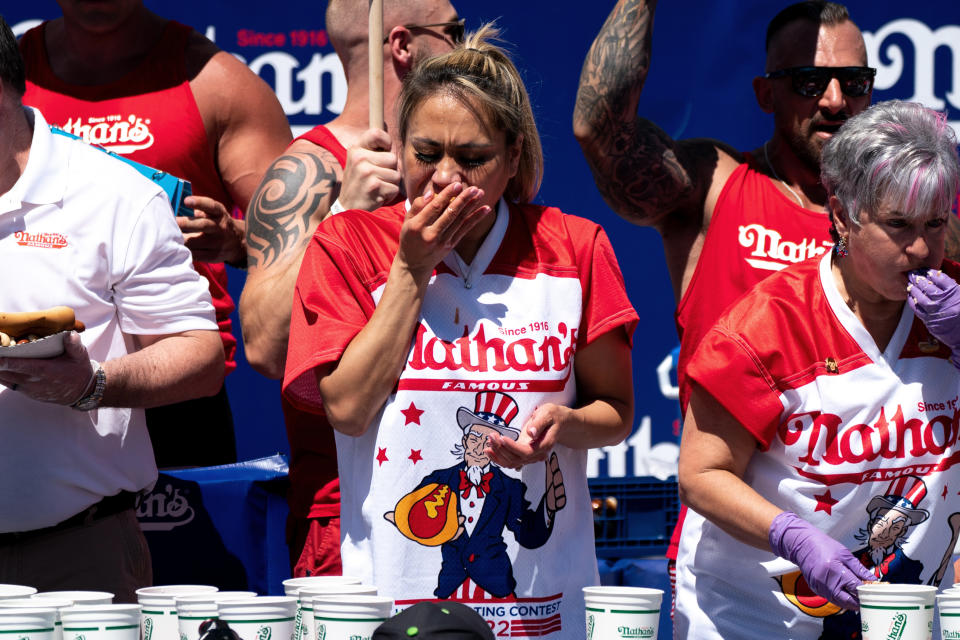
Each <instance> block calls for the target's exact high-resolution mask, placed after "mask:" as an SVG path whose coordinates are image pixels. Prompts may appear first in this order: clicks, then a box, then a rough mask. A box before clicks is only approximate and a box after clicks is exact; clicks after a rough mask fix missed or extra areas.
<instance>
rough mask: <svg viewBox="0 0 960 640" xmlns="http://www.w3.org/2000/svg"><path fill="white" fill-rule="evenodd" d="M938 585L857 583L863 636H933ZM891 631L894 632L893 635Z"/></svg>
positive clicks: (872, 639)
mask: <svg viewBox="0 0 960 640" xmlns="http://www.w3.org/2000/svg"><path fill="white" fill-rule="evenodd" d="M936 593H937V588H936V587H933V586H927V585H922V584H893V583H889V582H868V583H866V584H862V585H860V586H859V587H857V595H858V596H859V599H860V629H861V631H862V634H863V640H886V639H887V638H890V637H895V638H900V639H901V640H930V637H931V635H932V634H933V602H934V600H933V599H934V596H935V595H936ZM891 634H892V635H891Z"/></svg>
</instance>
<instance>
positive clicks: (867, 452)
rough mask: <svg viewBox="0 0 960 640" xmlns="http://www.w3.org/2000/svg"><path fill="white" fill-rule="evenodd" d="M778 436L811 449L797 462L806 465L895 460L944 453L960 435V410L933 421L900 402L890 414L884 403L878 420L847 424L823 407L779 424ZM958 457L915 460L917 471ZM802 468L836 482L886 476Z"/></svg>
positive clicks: (941, 465)
mask: <svg viewBox="0 0 960 640" xmlns="http://www.w3.org/2000/svg"><path fill="white" fill-rule="evenodd" d="M948 411H949V409H948ZM777 435H778V436H779V438H780V440H781V441H782V442H783V443H784V444H785V445H786V446H788V447H799V448H801V449H803V448H805V449H806V453H804V454H802V455H800V457H799V458H797V462H799V463H800V464H803V465H806V466H807V467H816V466H819V465H820V464H821V463H825V464H826V465H841V464H846V463H849V464H862V463H869V462H873V461H875V460H877V459H878V458H884V459H887V460H890V459H906V458H922V457H924V456H928V455H929V456H943V454H944V453H945V452H947V451H948V450H950V449H951V448H952V447H954V446H955V445H956V444H957V440H958V437H960V409H953V411H952V415H949V414H940V415H936V416H933V417H932V418H929V419H928V420H922V419H919V418H911V419H909V420H908V419H906V418H905V417H904V415H903V408H902V407H901V406H900V405H897V407H896V410H895V411H894V412H893V416H891V417H890V418H887V416H886V410H885V409H884V408H881V409H880V414H879V416H877V419H876V420H874V421H873V422H872V423H870V424H867V423H862V424H844V423H843V420H842V419H841V418H840V416H838V415H835V414H832V413H821V412H819V411H810V412H806V413H795V414H793V415H791V416H790V417H788V418H787V419H786V420H785V421H784V422H783V423H781V424H780V426H779V428H778V430H777ZM955 457H957V454H954V455H953V456H948V457H946V458H943V459H940V460H939V461H938V462H936V463H931V464H920V465H914V469H913V473H916V474H919V475H925V474H926V473H929V472H930V471H934V470H940V469H946V468H948V467H950V466H952V465H953V464H955V463H956V462H958V460H957V459H954V458H955ZM920 467H931V468H930V469H926V468H923V469H921V468H920ZM933 467H936V469H934V468H933ZM800 471H801V473H802V475H804V476H807V477H815V478H817V479H823V478H827V479H828V480H830V481H831V483H835V482H841V481H842V482H865V481H870V480H882V479H887V478H881V477H875V476H876V474H877V473H880V472H879V471H877V470H868V471H866V472H863V473H862V474H861V473H856V474H843V475H842V476H820V475H818V474H815V473H813V472H811V471H809V469H803V470H800ZM848 476H849V477H848ZM854 476H855V477H854Z"/></svg>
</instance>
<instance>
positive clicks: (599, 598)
mask: <svg viewBox="0 0 960 640" xmlns="http://www.w3.org/2000/svg"><path fill="white" fill-rule="evenodd" d="M583 600H584V605H585V606H586V613H587V640H618V639H621V638H623V639H626V638H643V639H644V640H656V638H657V633H658V627H659V626H660V604H661V602H662V601H663V591H661V590H660V589H648V588H646V587H584V588H583Z"/></svg>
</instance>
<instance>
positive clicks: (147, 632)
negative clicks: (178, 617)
mask: <svg viewBox="0 0 960 640" xmlns="http://www.w3.org/2000/svg"><path fill="white" fill-rule="evenodd" d="M152 635H153V618H151V617H150V616H144V618H143V640H150V637H151V636H152ZM74 640H79V638H74Z"/></svg>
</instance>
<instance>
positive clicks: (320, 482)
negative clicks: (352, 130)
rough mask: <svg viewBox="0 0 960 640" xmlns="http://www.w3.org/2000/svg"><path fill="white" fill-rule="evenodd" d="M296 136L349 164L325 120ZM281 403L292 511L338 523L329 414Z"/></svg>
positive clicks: (337, 487) (337, 482) (343, 164)
mask: <svg viewBox="0 0 960 640" xmlns="http://www.w3.org/2000/svg"><path fill="white" fill-rule="evenodd" d="M297 140H307V141H308V142H312V143H313V144H315V145H318V146H319V147H321V148H322V149H326V150H327V151H329V152H330V153H331V154H333V156H334V157H335V158H336V159H337V162H339V163H340V167H341V168H345V167H346V165H347V150H346V149H345V148H344V146H343V145H342V144H340V141H339V140H337V138H336V137H335V136H334V135H333V133H331V131H330V130H329V129H328V128H327V127H325V126H323V125H322V124H321V125H318V126H316V127H314V128H313V129H311V130H310V131H307V132H306V133H304V134H302V135H300V136H298V137H297V138H295V139H294V142H296V141H297ZM291 144H293V143H291ZM281 405H282V407H283V418H284V422H285V424H286V427H287V440H288V441H289V443H290V491H289V494H288V495H289V499H288V502H289V504H290V513H291V515H292V516H293V517H297V518H331V517H336V518H337V522H338V523H339V517H340V480H339V478H338V476H337V445H336V441H335V439H334V437H333V427H331V426H330V425H329V424H328V423H327V419H326V416H323V415H318V414H316V413H309V412H306V411H301V410H300V409H297V408H296V407H294V406H293V405H292V404H290V402H289V401H288V400H287V399H286V398H283V399H282V400H281ZM337 532H338V533H337V535H338V538H337V544H336V547H335V549H334V552H335V553H336V566H337V567H339V566H340V540H339V524H338V528H337ZM317 548H318V549H319V548H320V547H317ZM305 553H306V552H305ZM311 562H318V563H319V564H320V565H326V564H328V563H329V562H332V560H330V559H327V560H323V559H318V558H315V559H314V560H312V561H311ZM298 566H299V565H298Z"/></svg>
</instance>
